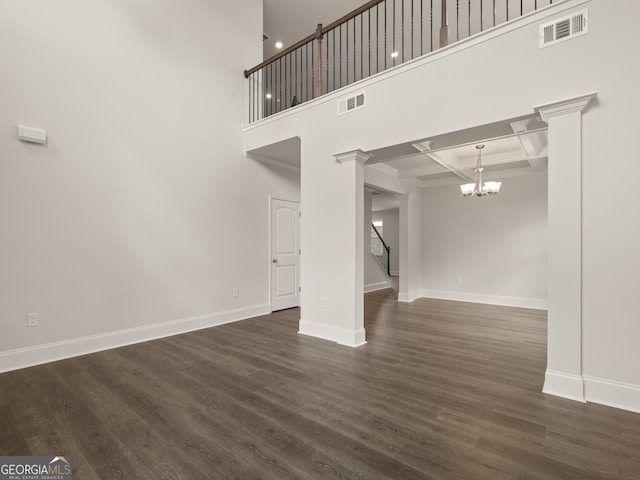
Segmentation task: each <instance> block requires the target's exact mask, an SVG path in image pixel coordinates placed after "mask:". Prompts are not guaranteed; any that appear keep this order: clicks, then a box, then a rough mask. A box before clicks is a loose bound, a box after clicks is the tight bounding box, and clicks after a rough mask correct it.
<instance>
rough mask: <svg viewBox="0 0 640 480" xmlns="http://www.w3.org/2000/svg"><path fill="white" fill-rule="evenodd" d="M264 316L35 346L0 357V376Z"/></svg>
mask: <svg viewBox="0 0 640 480" xmlns="http://www.w3.org/2000/svg"><path fill="white" fill-rule="evenodd" d="M268 313H270V309H269V304H263V305H255V306H252V307H247V308H240V309H236V310H227V311H224V312H218V313H211V314H207V315H199V316H197V317H189V318H183V319H180V320H173V321H170V322H163V323H156V324H152V325H144V326H141V327H135V328H128V329H125V330H116V331H114V332H107V333H103V334H99V335H91V336H87V337H80V338H74V339H71V340H64V341H61V342H54V343H48V344H44V345H36V346H34V347H26V348H19V349H16V350H9V351H6V352H1V353H0V373H2V372H8V371H10V370H18V369H20V368H26V367H32V366H34V365H40V364H43V363H49V362H55V361H57V360H63V359H65V358H71V357H77V356H79V355H86V354H88V353H95V352H100V351H102V350H109V349H112V348H118V347H124V346H126V345H131V344H134V343H140V342H147V341H149V340H155V339H158V338H163V337H170V336H172V335H178V334H181V333H187V332H191V331H194V330H201V329H203V328H209V327H215V326H218V325H223V324H225V323H231V322H237V321H239V320H245V319H247V318H252V317H258V316H260V315H266V314H268Z"/></svg>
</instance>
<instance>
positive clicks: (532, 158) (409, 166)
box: [367, 117, 548, 187]
mask: <svg viewBox="0 0 640 480" xmlns="http://www.w3.org/2000/svg"><path fill="white" fill-rule="evenodd" d="M478 144H483V145H484V146H485V148H484V149H483V151H482V164H483V166H484V167H485V170H484V179H485V180H502V179H505V178H509V177H514V176H521V175H533V174H537V173H543V172H546V170H547V155H548V154H547V129H546V125H545V124H544V123H543V122H541V121H540V120H539V119H537V118H536V117H526V118H521V119H516V120H511V121H509V122H503V123H496V124H492V125H485V126H483V127H477V128H473V129H469V130H465V131H460V132H455V133H451V134H447V135H441V136H437V137H432V138H429V139H424V140H419V141H415V142H409V143H404V144H399V145H393V146H389V147H384V148H380V149H376V150H371V151H369V152H367V153H369V154H371V155H372V157H371V158H370V159H369V160H368V161H367V165H368V166H375V167H373V168H378V169H380V170H382V171H384V172H385V173H387V174H389V175H392V176H394V177H398V178H401V179H403V180H407V181H410V182H412V183H414V184H416V185H418V186H421V187H433V186H439V185H452V184H456V183H466V182H471V181H473V180H474V177H475V172H474V169H475V168H476V163H477V159H478V150H477V149H476V145H478Z"/></svg>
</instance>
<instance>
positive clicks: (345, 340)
mask: <svg viewBox="0 0 640 480" xmlns="http://www.w3.org/2000/svg"><path fill="white" fill-rule="evenodd" d="M298 333H299V334H301V335H308V336H310V337H316V338H322V339H323V340H331V341H333V342H336V343H339V344H340V345H346V346H349V347H359V346H361V345H364V344H365V343H367V342H366V340H365V331H364V328H360V329H357V330H347V329H344V328H338V327H332V326H330V325H325V324H322V323H317V322H309V321H305V320H300V325H299V330H298Z"/></svg>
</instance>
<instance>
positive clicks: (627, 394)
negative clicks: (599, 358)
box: [583, 375, 640, 413]
mask: <svg viewBox="0 0 640 480" xmlns="http://www.w3.org/2000/svg"><path fill="white" fill-rule="evenodd" d="M583 378H584V392H585V397H586V399H587V402H593V403H599V404H601V405H607V406H609V407H615V408H621V409H622V410H629V411H631V412H636V413H640V386H638V385H630V384H628V383H619V382H612V381H611V380H604V379H602V378H594V377H588V376H586V375H585V376H583Z"/></svg>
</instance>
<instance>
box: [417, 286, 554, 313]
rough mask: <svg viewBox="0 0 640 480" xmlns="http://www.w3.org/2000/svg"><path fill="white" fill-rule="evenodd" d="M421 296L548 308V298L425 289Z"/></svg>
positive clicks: (508, 305)
mask: <svg viewBox="0 0 640 480" xmlns="http://www.w3.org/2000/svg"><path fill="white" fill-rule="evenodd" d="M421 296H422V297H424V298H437V299H440V300H455V301H457V302H472V303H487V304H490V305H503V306H505V307H521V308H533V309H536V310H547V299H546V298H525V297H503V296H498V295H484V294H481V293H468V292H446V291H442V290H423V291H422V295H421Z"/></svg>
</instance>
